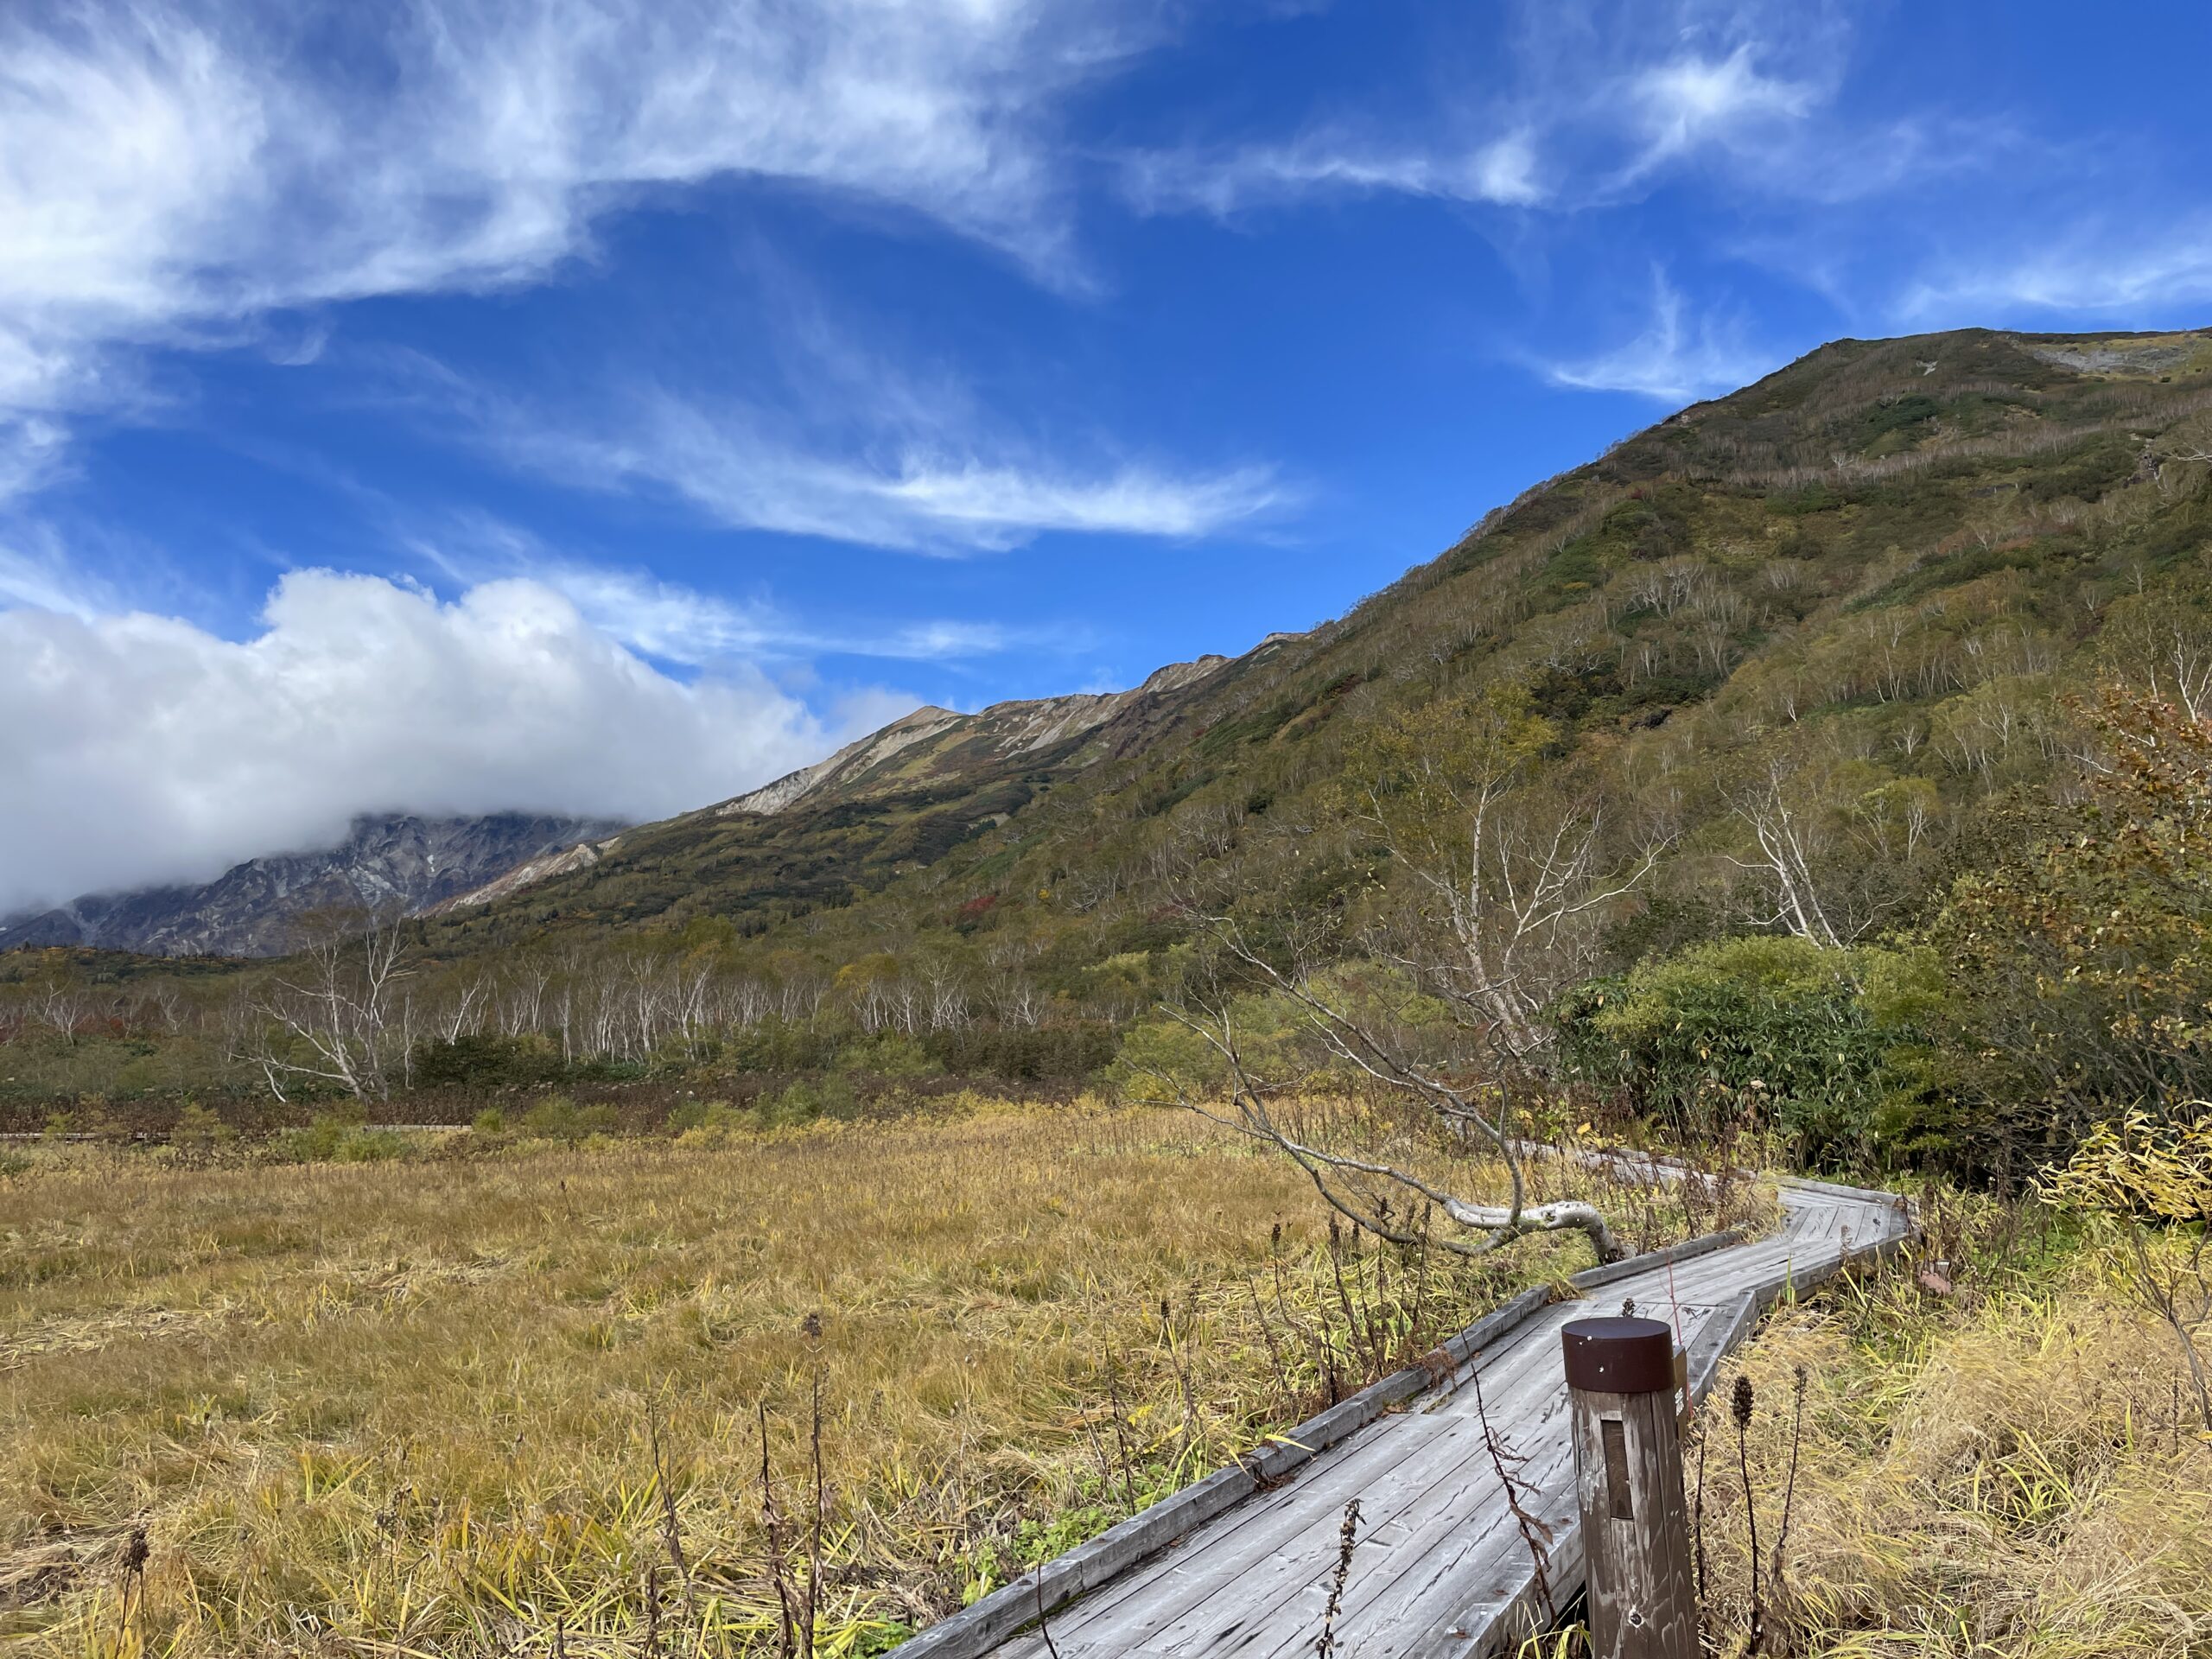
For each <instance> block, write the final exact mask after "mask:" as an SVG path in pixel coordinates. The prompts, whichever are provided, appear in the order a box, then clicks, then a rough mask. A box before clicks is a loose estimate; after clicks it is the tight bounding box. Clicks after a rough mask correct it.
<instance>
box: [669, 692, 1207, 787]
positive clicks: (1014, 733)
mask: <svg viewBox="0 0 2212 1659" xmlns="http://www.w3.org/2000/svg"><path fill="white" fill-rule="evenodd" d="M1228 660H1229V659H1228V658H1226V657H1201V658H1198V660H1197V661H1196V662H1192V663H1172V664H1169V665H1168V666H1167V667H1166V668H1163V669H1160V670H1158V671H1155V672H1154V674H1153V675H1152V676H1151V677H1149V678H1147V680H1146V681H1145V683H1143V684H1142V685H1138V686H1133V687H1131V688H1130V689H1129V690H1127V691H1099V692H1077V693H1074V694H1072V695H1071V696H1062V697H1039V698H1034V699H1032V700H1029V701H1026V702H995V703H993V704H992V705H991V706H990V707H989V708H988V709H984V710H982V712H981V713H980V714H973V715H962V714H956V713H954V712H953V711H952V710H951V709H916V710H914V712H913V713H912V714H911V715H905V716H904V717H902V718H900V719H898V720H894V721H892V722H891V724H889V725H888V726H886V727H885V728H883V729H882V730H880V731H878V732H871V733H870V734H868V736H866V737H863V738H861V739H860V740H859V741H856V742H852V743H848V744H847V745H846V746H845V747H843V748H842V749H840V750H838V751H837V753H835V754H833V755H831V756H830V757H829V759H828V760H820V761H817V762H816V763H815V764H814V765H813V766H806V767H804V768H802V769H801V770H799V771H798V772H789V773H786V774H785V776H783V777H781V778H779V779H776V781H775V782H774V783H772V784H764V785H761V787H760V788H759V789H756V790H753V791H752V792H751V793H749V794H745V795H740V796H739V797H738V798H736V799H734V800H730V801H724V802H723V803H722V804H721V805H720V806H717V807H715V808H714V809H712V810H714V812H715V814H716V815H717V816H727V815H728V814H730V813H733V812H758V813H763V814H767V813H775V812H781V811H783V810H785V808H787V807H790V806H792V805H795V804H798V802H800V801H803V800H809V799H817V798H832V797H834V798H842V799H851V798H856V797H860V796H863V795H868V794H874V793H880V792H882V791H889V790H896V789H900V788H906V787H911V786H912V785H914V784H916V783H918V782H923V781H926V780H928V779H931V778H934V777H938V776H941V775H943V774H944V773H946V772H957V771H963V770H967V769H969V767H970V766H972V765H973V763H974V762H975V761H976V760H979V759H982V758H983V757H986V756H988V758H989V759H991V760H1007V759H1010V758H1012V757H1014V756H1016V755H1021V754H1033V753H1037V752H1038V751H1039V750H1042V749H1047V748H1050V747H1052V746H1053V745H1054V744H1056V743H1058V742H1060V741H1062V740H1063V739H1065V738H1070V737H1077V736H1080V735H1082V734H1084V733H1086V732H1094V731H1096V730H1097V729H1098V728H1100V727H1102V726H1103V725H1105V724H1106V723H1107V722H1108V721H1110V720H1112V719H1113V718H1114V716H1115V715H1118V714H1120V713H1121V712H1122V710H1123V709H1127V708H1128V707H1130V706H1131V705H1132V704H1134V703H1135V702H1140V701H1141V700H1142V699H1143V698H1145V697H1147V696H1158V695H1159V694H1160V693H1163V692H1168V691H1175V690H1181V689H1182V688H1183V687H1185V686H1187V685H1193V684H1196V683H1198V681H1200V680H1203V679H1205V677H1207V676H1208V675H1210V674H1211V673H1212V672H1213V671H1215V670H1216V669H1217V668H1219V667H1220V666H1221V665H1222V664H1224V663H1226V662H1227V661H1228Z"/></svg>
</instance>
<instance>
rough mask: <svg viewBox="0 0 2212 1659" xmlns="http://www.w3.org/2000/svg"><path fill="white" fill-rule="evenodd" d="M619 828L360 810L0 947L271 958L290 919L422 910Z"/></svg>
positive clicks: (0, 935) (595, 822)
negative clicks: (333, 828)
mask: <svg viewBox="0 0 2212 1659" xmlns="http://www.w3.org/2000/svg"><path fill="white" fill-rule="evenodd" d="M619 828H620V825H619V823H617V822H616V821H613V820H610V819H603V818H583V817H570V816H566V815H559V814H543V813H523V812H494V813H485V814H480V815H476V816H474V817H435V816H433V817H422V816H418V815H416V814H413V813H363V814H360V815H359V816H358V817H355V818H354V820H353V824H352V827H351V828H350V829H348V831H347V833H346V838H345V839H344V840H343V841H341V842H339V843H338V844H337V845H336V846H334V847H327V848H317V849H308V850H306V851H302V852H283V853H270V854H264V855H260V856H257V857H255V858H250V859H246V860H244V861H240V862H239V863H237V864H234V865H232V867H231V868H229V869H227V870H226V871H224V872H223V874H220V875H219V876H217V877H216V878H215V879H214V880H211V881H206V882H200V883H197V884H194V883H177V884H174V885H171V886H166V887H144V888H137V889H132V890H128V891H124V892H120V893H88V894H86V895H83V896H81V897H79V898H77V899H72V900H71V901H69V903H67V904H66V905H60V906H54V908H52V909H50V910H46V911H40V912H27V913H25V914H23V915H21V916H17V917H15V918H10V919H9V920H8V921H6V922H5V923H4V924H0V950H16V949H34V948H38V947H42V946H52V945H63V946H91V947H93V948H96V949H102V950H127V951H133V952H137V953H138V954H141V955H145V956H165V957H185V956H234V957H262V956H277V955H282V954H283V952H284V951H286V950H289V949H292V948H294V945H295V941H294V940H293V938H291V934H292V931H293V926H294V924H295V923H296V921H297V920H298V918H300V917H301V916H302V915H304V914H305V913H307V912H309V911H312V910H316V909H321V908H325V907H329V906H355V905H360V906H371V907H396V908H397V909H400V910H402V911H404V912H406V913H408V914H410V915H412V914H421V913H424V912H427V911H429V910H430V909H432V908H434V907H435V906H436V905H437V904H439V903H440V902H441V901H442V900H444V899H449V898H451V897H453V896H454V894H455V893H459V892H466V891H468V890H471V889H473V888H474V887H479V886H480V885H482V883H483V882H484V881H485V880H486V879H487V878H489V877H491V876H493V875H495V874H499V873H500V872H502V871H506V870H511V869H512V868H514V867H515V866H516V864H517V863H518V861H529V860H531V859H534V858H543V857H546V856H548V855H557V854H558V853H559V852H560V851H561V850H563V849H572V848H573V847H575V846H576V845H577V844H579V843H581V844H584V845H589V844H590V843H591V842H593V841H594V839H601V838H605V837H606V836H608V834H609V833H610V832H611V831H613V830H615V829H619Z"/></svg>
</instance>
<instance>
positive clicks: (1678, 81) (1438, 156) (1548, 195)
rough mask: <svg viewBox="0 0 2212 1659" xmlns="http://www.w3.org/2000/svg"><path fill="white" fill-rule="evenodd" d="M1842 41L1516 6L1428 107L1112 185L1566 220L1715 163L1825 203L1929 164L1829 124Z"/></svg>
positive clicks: (1170, 206)
mask: <svg viewBox="0 0 2212 1659" xmlns="http://www.w3.org/2000/svg"><path fill="white" fill-rule="evenodd" d="M1848 32H1849V31H1848V28H1847V23H1846V22H1845V21H1843V20H1841V19H1840V18H1839V17H1838V16H1835V15H1834V14H1832V13H1831V12H1830V11H1829V10H1827V9H1826V8H1824V7H1821V6H1819V5H1815V4H1811V3H1797V4H1787V5H1784V4H1773V3H1765V0H1733V3H1722V4H1714V3H1708V0H1676V3H1673V4H1665V5H1653V4H1646V3H1642V0H1637V3H1635V4H1618V5H1606V6H1602V7H1591V6H1583V5H1576V4H1571V3H1564V0H1546V3H1544V4H1541V5H1530V6H1528V7H1525V8H1523V10H1522V22H1521V25H1520V27H1519V29H1517V31H1514V32H1513V38H1512V41H1511V45H1510V49H1509V50H1508V51H1507V52H1506V53H1505V54H1503V56H1502V57H1501V58H1500V59H1499V60H1497V62H1496V63H1495V64H1494V65H1493V66H1492V68H1491V73H1490V74H1489V76H1488V77H1487V79H1478V82H1477V84H1475V85H1472V86H1466V85H1460V84H1457V83H1455V84H1454V85H1453V86H1452V90H1451V92H1450V93H1449V94H1448V96H1446V95H1440V96H1438V97H1436V98H1433V99H1430V100H1427V101H1424V100H1422V99H1419V98H1414V99H1408V98H1407V97H1406V96H1405V95H1404V92H1403V89H1402V88H1398V87H1394V88H1392V89H1391V92H1390V95H1389V98H1388V99H1387V100H1386V99H1382V98H1378V99H1376V105H1375V107H1374V108H1372V109H1370V111H1367V112H1366V113H1364V114H1363V115H1362V116H1358V117H1351V118H1348V117H1344V116H1342V115H1338V116H1336V117H1333V118H1331V119H1329V120H1327V121H1325V122H1322V123H1319V124H1314V125H1312V126H1309V127H1308V128H1307V129H1306V130H1303V131H1301V132H1300V133H1298V134H1297V135H1295V136H1294V137H1289V138H1273V139H1263V140H1259V141H1255V142H1248V143H1235V144H1230V145H1226V146H1223V145H1206V144H1192V145H1188V146H1184V147H1180V148H1174V147H1170V148H1163V149H1149V150H1144V151H1140V152H1138V153H1136V154H1135V155H1132V156H1128V157H1126V158H1125V159H1124V160H1123V162H1122V189H1123V193H1124V194H1125V195H1126V196H1127V197H1128V199H1129V200H1130V201H1131V202H1132V203H1133V204H1134V205H1135V206H1136V207H1138V208H1139V209H1140V210H1141V211H1146V212H1155V213H1167V212H1190V211H1197V212H1202V213H1214V214H1220V215H1227V214H1230V213H1235V212H1237V211H1239V210H1242V209H1247V208H1251V207H1264V206H1269V205H1274V204H1277V203H1281V202H1283V201H1287V200H1293V199H1295V198H1298V197H1301V196H1306V195H1311V194H1326V193H1336V194H1350V193H1355V192H1357V193H1373V192H1392V193H1396V194H1405V195H1413V196H1427V197H1436V198H1442V199H1446V200H1455V201H1460V202H1466V203H1471V204H1482V205H1489V206H1495V207H1518V208H1529V207H1537V208H1545V209H1549V210H1553V211H1556V212H1562V213H1566V212H1573V211H1577V210H1580V209H1586V208H1589V207H1602V206H1605V205H1608V204H1611V203H1615V202H1618V201H1619V200H1623V199H1624V198H1629V197H1633V196H1636V195H1639V194H1643V193H1646V192H1648V191H1649V189H1650V188H1653V187H1654V186H1655V184H1656V182H1657V181H1658V180H1659V179H1660V178H1661V177H1662V176H1663V175H1667V174H1668V173H1669V172H1670V171H1673V170H1676V169H1680V168H1688V167H1691V166H1694V165H1698V164H1700V163H1704V162H1719V163H1720V164H1722V165H1723V166H1725V167H1726V169H1727V170H1728V171H1729V172H1730V174H1731V175H1732V176H1733V177H1734V178H1736V179H1737V180H1738V181H1740V182H1742V183H1744V184H1745V185H1748V186H1750V187H1751V188H1757V189H1758V190H1760V191H1761V192H1763V193H1766V194H1773V195H1777V196H1780V197H1794V198H1804V199H1808V200H1827V199H1830V198H1831V197H1833V196H1834V195H1835V194H1838V193H1839V192H1843V193H1848V192H1851V191H1855V190H1859V189H1862V188H1872V186H1873V185H1874V183H1875V182H1876V181H1878V180H1881V179H1884V178H1888V179H1890V180H1891V181H1894V180H1895V178H1896V177H1897V175H1898V173H1899V171H1900V169H1903V168H1906V167H1908V166H1911V165H1918V164H1919V163H1921V162H1928V163H1929V164H1936V163H1937V162H1938V160H1939V158H1938V156H1937V155H1936V152H1935V151H1934V150H1933V149H1932V148H1930V147H1923V146H1921V145H1918V144H1916V143H1913V142H1912V140H1913V138H1914V137H1915V136H1916V131H1917V128H1916V126H1915V125H1914V124H1904V126H1902V127H1900V126H1898V125H1897V124H1878V125H1877V128H1876V129H1874V130H1868V131H1866V132H1865V133H1860V132H1859V131H1857V130H1854V129H1852V128H1850V127H1849V126H1848V125H1847V124H1844V123H1842V122H1840V120H1838V119H1837V118H1835V115H1834V105H1835V103H1836V99H1837V94H1838V92H1839V91H1840V86H1841V83H1842V68H1843V61H1844V57H1845V54H1846V47H1847V36H1848ZM1470 130H1473V132H1474V134H1475V136H1474V137H1472V138H1470V137H1468V136H1467V135H1468V133H1469V131H1470ZM1839 152H1842V153H1843V155H1845V156H1848V157H1850V158H1851V159H1849V160H1840V159H1839ZM1958 153H1959V152H1958V149H1957V147H1956V146H1952V147H1949V148H1948V149H1945V150H1944V151H1943V152H1942V156H1941V157H1940V160H1941V162H1942V164H1944V165H1955V164H1956V162H1957V158H1958Z"/></svg>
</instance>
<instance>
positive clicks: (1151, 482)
mask: <svg viewBox="0 0 2212 1659" xmlns="http://www.w3.org/2000/svg"><path fill="white" fill-rule="evenodd" d="M790 378H791V385H790V386H789V388H788V395H787V396H785V397H781V398H780V400H776V399H774V398H773V397H772V394H773V393H774V392H775V391H779V390H781V389H779V388H774V387H762V388H760V389H758V390H756V391H754V392H753V393H752V394H750V395H747V396H739V395H736V394H734V393H733V394H724V395H721V396H715V397H709V396H704V395H701V394H698V393H696V392H691V391H688V390H681V389H676V388H671V387H668V386H664V385H658V384H645V385H629V386H615V387H611V388H609V389H607V391H605V392H604V393H603V394H601V396H599V397H595V398H594V399H593V400H592V401H591V406H590V408H589V409H588V410H553V409H549V408H548V407H547V406H546V404H545V403H544V402H543V400H540V401H538V402H537V403H535V404H531V405H530V406H527V407H524V406H523V405H520V404H517V403H516V402H514V401H513V400H512V399H507V398H503V397H499V396H497V395H495V394H493V393H491V392H489V391H486V389H484V388H480V387H474V386H467V385H463V384H461V383H460V382H458V381H454V380H451V379H448V380H447V381H446V382H444V384H443V385H442V387H441V394H440V396H439V397H438V398H437V399H436V400H435V410H433V411H432V414H431V418H434V419H447V418H449V417H451V416H454V415H455V414H456V413H458V414H459V415H461V417H462V418H463V419H464V421H465V422H466V423H467V424H466V425H465V427H464V428H463V431H464V434H465V435H466V436H467V437H468V438H469V439H470V440H471V441H473V442H477V443H479V444H480V445H482V446H484V447H485V448H487V449H488V450H489V451H490V452H491V453H492V454H494V455H496V456H497V457H499V459H500V460H502V461H504V462H505V463H506V464H507V465H509V466H511V467H516V468H518V469H521V470H524V471H528V472H531V473H534V474H538V475H541V476H543V477H544V478H546V479H549V480H553V481H556V482H559V483H563V484H567V485H569V486H582V487H588V488H595V489H602V490H621V491H642V492H645V493H659V494H662V495H665V496H668V497H671V498H673V499H677V500H679V501H681V502H683V503H684V504H686V505H689V506H690V507H691V508H692V509H694V510H696V512H701V513H702V514H704V515H705V516H707V517H708V518H710V519H712V520H713V521H715V523H717V524H723V525H726V526H728V527H729V528H732V529H737V530H766V531H780V532H784V533H786V534H791V535H803V536H818V537H823V538H825V539H827V540H831V541H840V542H848V543H857V544H861V545H866V546H871V547H881V548H892V549H898V550H906V551H911V552H917V553H926V554H936V555H940V556H947V555H959V554H967V553H976V552H1003V551H1005V550H1009V549H1012V548H1015V547H1019V546H1021V545H1023V544H1024V543H1027V542H1029V541H1031V540H1033V538H1035V537H1038V536H1039V535H1042V534H1045V533H1046V532H1050V531H1064V532H1070V533H1075V534H1094V535H1095V534H1116V535H1129V536H1145V537H1163V538H1166V539H1171V540H1179V539H1192V538H1196V537H1204V536H1207V535H1211V534H1214V533H1216V532H1218V531H1224V530H1226V529H1229V528H1230V527H1232V526H1237V525H1249V524H1265V523H1267V522H1269V521H1271V520H1273V519H1275V518H1280V517H1281V516H1282V515H1283V514H1285V513H1287V512H1290V511H1292V510H1293V509H1294V508H1295V507H1296V506H1297V505H1299V504H1300V500H1301V499H1302V495H1301V493H1300V490H1299V488H1298V487H1297V486H1295V485H1294V484H1293V483H1291V482H1289V481H1287V480H1284V479H1283V478H1281V476H1280V475H1279V474H1277V472H1276V471H1275V469H1274V467H1271V466H1268V465H1266V464H1264V463H1256V462H1247V463H1241V464H1236V465H1231V466H1227V467H1215V468H1211V469H1207V468H1192V467H1188V466H1178V465H1173V464H1170V463H1167V462H1164V461H1154V460H1148V459H1128V458H1124V457H1121V456H1118V455H1116V454H1114V453H1113V452H1112V449H1113V447H1112V446H1111V445H1109V444H1105V443H1103V442H1099V443H1095V444H1093V445H1091V446H1090V450H1092V451H1094V452H1096V453H1092V454H1086V455H1084V456H1083V457H1080V458H1073V457H1071V456H1069V455H1067V454H1047V453H1044V452H1042V451H1040V450H1039V448H1037V446H1036V445H1035V444H1034V443H1033V442H1032V441H1030V440H1028V439H1027V438H1025V437H1023V436H1022V435H1020V434H1018V433H1016V432H1015V431H1014V430H1013V429H1012V428H1011V426H1010V424H1009V423H1006V422H1004V421H1002V420H1000V419H997V418H995V417H994V416H991V415H989V414H988V413H987V412H985V411H982V410H977V409H976V408H975V407H974V406H973V400H972V399H971V398H970V397H969V396H968V395H967V393H966V391H965V390H964V389H963V388H962V387H961V386H959V385H957V384H956V383H952V382H950V381H946V380H944V379H941V378H940V379H936V380H931V381H930V382H927V383H923V382H918V381H917V380H915V379H914V378H912V377H911V376H909V375H908V374H907V373H906V372H905V371H904V370H903V369H902V368H901V367H900V366H899V365H897V364H894V363H893V362H891V361H888V360H887V359H880V358H873V357H863V356H861V354H859V353H858V352H857V348H855V346H853V344H852V342H851V341H850V340H842V341H841V342H840V345H839V346H838V348H837V350H836V352H835V353H827V352H825V353H823V354H821V355H819V356H816V355H811V354H810V355H807V356H806V357H805V358H804V360H803V361H801V362H799V363H798V364H797V365H795V367H794V369H793V372H792V373H791V377H790ZM842 379H849V380H850V381H852V382H853V383H854V385H853V387H852V389H851V390H849V391H833V392H831V394H830V395H828V396H824V395H823V392H822V387H823V385H824V384H826V383H829V382H833V381H838V380H842ZM809 385H811V386H812V388H813V390H812V391H809V390H808V388H809ZM863 387H864V388H865V390H862V388H863Z"/></svg>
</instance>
